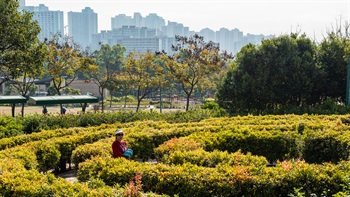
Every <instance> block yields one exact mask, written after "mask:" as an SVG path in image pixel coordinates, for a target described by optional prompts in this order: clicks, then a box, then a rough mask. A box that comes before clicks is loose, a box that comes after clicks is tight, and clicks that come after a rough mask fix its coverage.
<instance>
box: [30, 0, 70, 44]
mask: <svg viewBox="0 0 350 197" xmlns="http://www.w3.org/2000/svg"><path fill="white" fill-rule="evenodd" d="M23 3H24V2H23ZM24 4H25V3H24ZM23 9H25V10H28V11H30V12H33V13H34V14H33V20H37V21H38V24H39V26H40V28H41V32H40V33H39V35H38V38H39V40H41V41H44V40H45V38H47V39H52V38H53V36H54V35H55V34H57V33H59V34H61V35H64V23H63V12H62V11H50V10H49V8H48V7H46V6H45V5H44V4H40V5H39V6H38V7H35V6H23Z"/></svg>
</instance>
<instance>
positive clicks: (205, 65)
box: [165, 34, 232, 111]
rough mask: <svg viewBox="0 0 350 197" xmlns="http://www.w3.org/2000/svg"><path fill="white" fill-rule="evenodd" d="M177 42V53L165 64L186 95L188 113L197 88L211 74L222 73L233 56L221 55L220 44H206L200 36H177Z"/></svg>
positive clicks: (175, 49) (175, 48) (174, 47)
mask: <svg viewBox="0 0 350 197" xmlns="http://www.w3.org/2000/svg"><path fill="white" fill-rule="evenodd" d="M175 40H176V45H175V46H173V47H172V48H173V50H174V51H175V53H174V54H173V55H172V57H170V58H169V61H168V62H167V63H166V64H165V65H166V71H167V72H169V73H171V74H172V76H173V78H174V80H175V81H176V82H177V83H179V84H180V85H181V87H182V90H183V91H184V93H185V94H186V99H187V102H186V111H188V110H189V100H190V98H191V96H192V93H193V92H194V90H195V87H197V88H198V87H201V83H200V82H202V81H203V80H206V79H208V77H209V76H210V74H213V73H215V72H218V71H220V69H222V68H223V67H224V65H225V62H226V61H227V60H229V59H231V58H232V55H231V54H227V53H226V51H225V52H224V53H221V54H220V47H219V45H218V44H216V43H214V42H211V41H210V42H205V41H204V38H203V37H202V36H199V35H198V34H195V35H193V36H190V37H188V38H187V37H185V36H175ZM207 84H208V83H207Z"/></svg>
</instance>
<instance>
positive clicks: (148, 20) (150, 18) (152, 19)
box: [144, 13, 165, 30]
mask: <svg viewBox="0 0 350 197" xmlns="http://www.w3.org/2000/svg"><path fill="white" fill-rule="evenodd" d="M144 21H145V22H144V27H147V28H154V29H159V30H160V29H162V27H163V26H165V20H164V19H163V18H162V17H160V16H158V15H157V14H155V13H150V14H149V15H147V16H146V17H145V19H144Z"/></svg>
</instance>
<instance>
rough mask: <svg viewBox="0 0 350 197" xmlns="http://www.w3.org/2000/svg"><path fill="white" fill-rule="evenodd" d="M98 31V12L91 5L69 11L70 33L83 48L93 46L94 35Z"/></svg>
mask: <svg viewBox="0 0 350 197" xmlns="http://www.w3.org/2000/svg"><path fill="white" fill-rule="evenodd" d="M97 32H98V22H97V14H96V13H95V12H94V11H93V10H92V9H91V8H89V7H86V8H85V9H83V10H82V12H68V34H69V36H70V37H72V38H73V40H74V41H75V42H77V43H78V44H79V45H80V46H81V47H82V48H86V47H89V48H91V47H92V35H93V34H96V33H97Z"/></svg>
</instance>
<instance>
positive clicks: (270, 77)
mask: <svg viewBox="0 0 350 197" xmlns="http://www.w3.org/2000/svg"><path fill="white" fill-rule="evenodd" d="M320 76H321V73H320V70H319V68H318V67H317V64H316V44H315V43H314V42H312V41H311V40H310V39H309V38H306V36H305V35H302V36H298V35H297V34H291V35H290V36H287V35H283V36H280V37H276V38H272V39H270V40H264V41H263V42H262V43H261V45H260V46H257V45H253V44H248V45H246V46H244V47H243V48H242V49H241V51H240V52H239V53H238V54H237V58H236V59H235V61H234V63H233V64H232V66H231V68H230V70H229V71H228V73H227V75H226V77H225V78H224V80H223V83H222V84H221V86H220V88H219V91H218V93H217V98H218V101H219V104H220V106H221V107H223V108H226V109H229V110H230V111H231V112H244V113H247V112H250V111H251V110H256V111H262V110H265V109H278V108H283V107H286V106H297V107H300V106H305V105H310V104H314V103H316V102H318V101H319V98H320V97H319V96H318V95H317V94H318V92H319V86H318V85H317V83H318V81H319V80H320Z"/></svg>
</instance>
